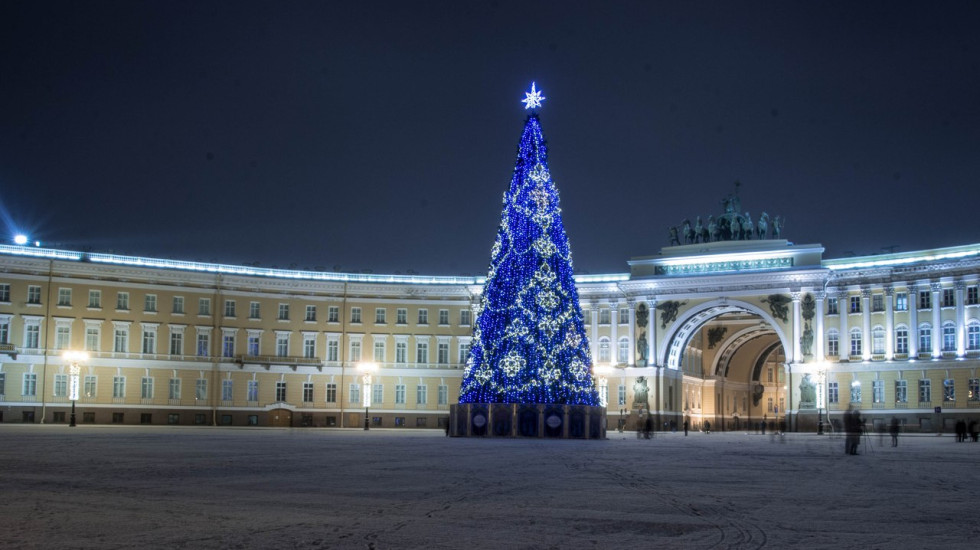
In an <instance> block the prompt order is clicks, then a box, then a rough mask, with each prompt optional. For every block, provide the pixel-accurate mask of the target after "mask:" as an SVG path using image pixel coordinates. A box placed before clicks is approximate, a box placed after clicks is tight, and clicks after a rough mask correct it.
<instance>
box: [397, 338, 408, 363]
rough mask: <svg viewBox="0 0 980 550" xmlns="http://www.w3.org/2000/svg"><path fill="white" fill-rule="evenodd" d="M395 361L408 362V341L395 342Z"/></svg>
mask: <svg viewBox="0 0 980 550" xmlns="http://www.w3.org/2000/svg"><path fill="white" fill-rule="evenodd" d="M395 362H396V363H407V362H408V342H395Z"/></svg>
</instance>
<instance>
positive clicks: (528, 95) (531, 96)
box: [521, 82, 546, 109]
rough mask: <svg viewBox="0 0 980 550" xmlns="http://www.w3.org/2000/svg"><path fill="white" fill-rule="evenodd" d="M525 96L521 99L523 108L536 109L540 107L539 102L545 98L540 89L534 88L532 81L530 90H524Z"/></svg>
mask: <svg viewBox="0 0 980 550" xmlns="http://www.w3.org/2000/svg"><path fill="white" fill-rule="evenodd" d="M524 95H525V98H524V99H522V100H521V102H522V103H524V109H538V108H540V107H541V102H542V101H544V100H545V99H546V98H545V97H544V96H543V95H541V90H536V89H535V88H534V82H532V83H531V91H530V92H524Z"/></svg>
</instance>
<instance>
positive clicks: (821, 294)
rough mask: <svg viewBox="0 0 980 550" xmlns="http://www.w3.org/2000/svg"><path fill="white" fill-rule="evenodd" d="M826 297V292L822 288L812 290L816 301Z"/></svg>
mask: <svg viewBox="0 0 980 550" xmlns="http://www.w3.org/2000/svg"><path fill="white" fill-rule="evenodd" d="M826 298H827V293H826V292H825V291H823V290H814V291H813V299H814V300H817V301H823V300H825V299H826Z"/></svg>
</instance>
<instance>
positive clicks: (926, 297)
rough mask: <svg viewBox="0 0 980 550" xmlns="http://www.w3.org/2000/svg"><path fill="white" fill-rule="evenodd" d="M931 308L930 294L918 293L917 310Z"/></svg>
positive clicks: (924, 291)
mask: <svg viewBox="0 0 980 550" xmlns="http://www.w3.org/2000/svg"><path fill="white" fill-rule="evenodd" d="M931 308H932V293H930V292H929V291H928V290H920V291H919V309H931Z"/></svg>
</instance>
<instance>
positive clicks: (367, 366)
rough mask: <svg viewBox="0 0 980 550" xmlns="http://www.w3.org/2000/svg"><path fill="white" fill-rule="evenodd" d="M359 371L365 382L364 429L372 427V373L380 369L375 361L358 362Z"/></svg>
mask: <svg viewBox="0 0 980 550" xmlns="http://www.w3.org/2000/svg"><path fill="white" fill-rule="evenodd" d="M357 371H358V372H360V373H361V381H363V382H364V429H365V430H369V429H371V417H370V416H369V412H368V409H369V408H370V407H371V375H372V374H374V373H375V372H377V371H378V365H377V364H375V363H358V364H357Z"/></svg>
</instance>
